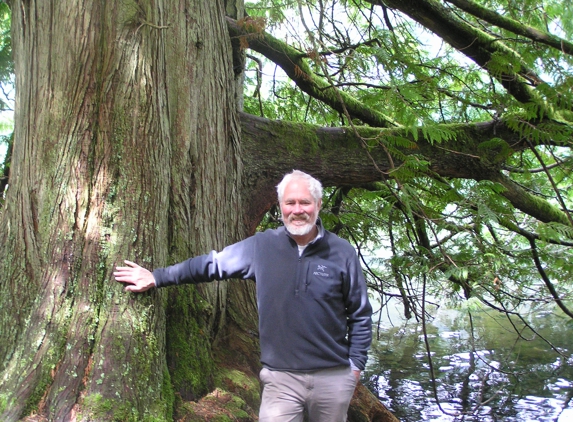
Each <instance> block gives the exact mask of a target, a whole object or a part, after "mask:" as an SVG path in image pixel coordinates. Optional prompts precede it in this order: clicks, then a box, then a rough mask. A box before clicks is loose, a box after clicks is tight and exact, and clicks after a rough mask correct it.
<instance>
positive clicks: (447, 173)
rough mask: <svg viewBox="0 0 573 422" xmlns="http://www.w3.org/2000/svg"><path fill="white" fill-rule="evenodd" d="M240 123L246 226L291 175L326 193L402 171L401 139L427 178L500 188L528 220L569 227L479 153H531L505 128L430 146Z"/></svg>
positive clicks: (417, 140)
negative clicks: (500, 146) (313, 179)
mask: <svg viewBox="0 0 573 422" xmlns="http://www.w3.org/2000/svg"><path fill="white" fill-rule="evenodd" d="M241 123H242V125H241V126H242V140H243V145H242V147H243V150H244V151H245V152H246V154H245V155H244V156H245V157H246V158H245V168H246V169H247V174H248V176H247V177H246V186H245V188H246V190H247V192H248V195H249V197H251V198H252V200H251V202H250V204H249V207H250V211H249V213H248V215H249V216H250V217H251V218H252V222H247V224H257V223H258V221H260V218H261V217H262V215H263V214H264V213H265V212H266V211H267V210H268V209H269V208H270V206H271V205H272V204H273V203H274V202H275V196H276V195H275V193H274V186H275V185H276V184H277V183H278V182H279V181H280V179H281V177H282V176H283V175H284V173H286V172H288V171H290V170H292V169H294V168H300V169H302V170H305V171H308V172H310V173H312V174H314V175H315V176H317V177H318V178H319V179H321V180H322V181H323V183H324V184H325V186H361V185H365V184H368V183H372V182H376V181H380V180H383V179H384V178H386V177H388V172H390V171H391V170H392V169H394V168H395V167H399V166H400V165H401V164H402V161H401V160H400V159H399V158H398V157H395V156H392V157H390V156H389V155H388V153H387V148H386V146H387V145H391V143H392V140H393V139H396V138H400V139H407V140H409V141H411V147H410V148H402V149H401V150H400V153H401V154H403V156H408V155H410V156H412V155H417V156H419V157H420V158H423V159H424V160H426V161H428V162H429V163H430V164H429V167H428V169H427V171H426V173H427V174H428V175H429V176H430V177H433V176H441V177H450V178H463V179H472V180H476V181H481V180H490V181H493V182H497V183H499V184H500V185H502V186H503V187H504V188H505V190H504V191H503V192H502V193H501V194H502V195H503V196H504V197H505V198H506V199H508V200H509V201H510V202H511V203H512V204H513V206H514V207H516V208H517V209H519V210H521V211H522V212H524V213H525V214H528V215H530V216H533V217H534V218H536V219H538V220H540V221H543V222H559V223H561V224H565V225H569V222H568V219H567V216H566V215H565V214H564V213H563V212H562V211H561V210H559V209H558V208H556V207H554V206H553V205H551V204H549V203H548V202H547V201H545V200H543V199H542V198H539V197H536V196H534V195H532V194H530V193H528V192H526V191H525V190H524V189H523V188H521V187H520V186H519V185H518V184H517V183H515V182H513V181H512V180H511V179H510V178H509V177H507V176H505V175H503V173H502V171H501V170H502V166H503V163H504V160H500V161H496V160H495V159H494V158H495V155H496V154H497V152H496V151H495V150H493V149H492V148H491V147H489V148H480V144H482V143H483V142H485V141H488V140H490V139H492V138H495V137H497V138H502V139H504V140H505V141H506V142H507V145H511V151H513V152H517V151H522V150H525V149H527V148H528V145H527V143H525V142H522V140H521V139H520V137H519V136H518V135H517V134H515V133H514V132H512V131H511V130H509V129H508V128H507V127H506V126H505V125H504V124H503V123H502V122H494V121H492V122H485V123H478V124H459V125H447V130H449V131H452V132H454V133H455V137H453V138H452V139H451V140H449V141H442V142H440V143H436V142H434V143H432V142H429V141H428V140H427V139H426V138H425V136H424V134H423V133H422V130H421V129H420V132H419V133H415V134H413V133H411V132H409V131H407V130H405V129H398V128H394V129H378V128H370V127H355V128H354V129H349V128H328V127H319V126H315V125H310V124H302V123H290V122H286V121H273V120H268V119H264V118H260V117H256V116H252V115H248V114H242V115H241ZM444 127H446V125H444ZM365 143H367V144H368V147H365ZM508 148H509V147H508ZM390 158H392V161H393V163H392V162H391V161H390Z"/></svg>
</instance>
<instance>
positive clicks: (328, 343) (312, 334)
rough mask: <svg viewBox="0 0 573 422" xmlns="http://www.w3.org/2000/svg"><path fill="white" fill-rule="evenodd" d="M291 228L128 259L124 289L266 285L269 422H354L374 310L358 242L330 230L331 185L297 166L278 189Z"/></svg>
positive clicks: (264, 415)
mask: <svg viewBox="0 0 573 422" xmlns="http://www.w3.org/2000/svg"><path fill="white" fill-rule="evenodd" d="M277 193H278V199H279V204H280V208H281V213H282V219H283V222H284V227H281V228H278V229H276V230H266V231H265V232H262V233H257V234H255V235H254V236H252V237H249V238H248V239H245V240H243V241H241V242H238V243H235V244H233V245H230V246H227V247H226V248H225V249H223V250H222V251H221V252H215V251H213V252H211V253H210V254H207V255H203V256H198V257H195V258H191V259H188V260H187V261H184V262H182V263H179V264H175V265H173V266H170V267H167V268H159V269H156V270H154V271H153V273H151V272H149V271H148V270H146V269H144V268H142V267H140V266H138V265H137V264H135V263H133V262H130V261H125V262H126V264H127V265H128V266H127V267H117V269H116V272H114V276H115V278H116V280H117V281H120V282H123V283H126V284H127V286H126V288H125V290H127V291H132V292H142V291H145V290H147V289H150V288H152V287H164V286H169V285H177V284H183V283H201V282H206V281H212V280H223V279H228V278H243V279H253V280H254V281H255V282H256V285H257V302H258V307H259V339H260V345H261V363H262V365H263V369H262V370H261V373H260V378H261V381H262V383H263V395H262V403H261V408H260V411H259V421H261V422H286V421H297V422H298V421H302V420H303V412H304V410H305V409H306V410H307V412H308V414H309V419H310V421H311V422H337V421H341V422H343V421H346V414H347V411H348V406H349V404H350V399H351V398H352V394H353V392H354V388H355V387H356V383H357V381H358V379H359V377H360V370H362V369H364V365H365V364H366V357H367V351H368V349H369V347H370V342H371V339H372V327H371V324H372V323H371V316H372V308H371V306H370V303H369V301H368V294H367V289H366V282H365V280H364V276H363V274H362V270H361V267H360V262H359V260H358V257H357V255H356V252H355V250H354V248H353V247H352V246H351V245H350V244H349V243H348V242H347V241H346V240H343V239H341V238H339V237H338V236H336V235H335V234H333V233H330V232H329V231H327V230H325V229H324V228H323V227H322V224H321V222H320V219H319V218H318V212H319V210H320V207H321V205H322V186H321V184H320V182H319V181H318V180H316V179H315V178H313V177H312V176H310V175H308V174H306V173H303V172H301V171H298V170H295V171H293V172H292V173H289V174H287V175H286V176H285V177H284V178H283V180H282V181H281V183H279V185H278V186H277Z"/></svg>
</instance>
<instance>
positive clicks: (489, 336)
mask: <svg viewBox="0 0 573 422" xmlns="http://www.w3.org/2000/svg"><path fill="white" fill-rule="evenodd" d="M528 322H529V323H530V324H531V325H532V326H533V327H534V328H535V329H536V330H537V332H538V333H537V335H536V334H534V333H532V332H531V331H529V330H527V329H523V330H521V335H522V337H523V338H519V336H518V335H516V334H515V331H514V330H513V328H512V324H516V322H515V321H514V322H513V323H510V322H509V321H508V320H507V318H505V317H502V316H497V315H492V314H490V313H487V312H485V311H480V312H475V311H474V312H472V317H471V320H470V317H469V315H468V312H466V311H464V312H462V311H456V310H440V311H439V312H438V314H437V315H436V318H435V319H434V321H432V323H431V324H428V325H427V328H426V336H424V334H423V331H422V327H421V325H419V324H416V323H412V322H408V323H403V324H401V325H400V326H391V325H390V323H389V322H388V323H387V324H386V326H384V327H383V329H382V330H381V332H380V337H379V339H377V340H375V342H374V344H373V348H372V352H371V358H370V363H369V367H368V369H367V371H366V373H365V375H366V377H367V379H368V381H367V382H366V384H367V385H368V387H369V388H370V389H371V390H372V391H373V392H375V393H376V394H378V396H379V397H380V400H381V401H382V402H383V403H384V404H385V405H386V406H387V407H388V408H389V409H390V410H392V411H393V412H394V414H395V415H396V416H397V417H398V418H399V419H400V420H401V421H403V422H414V421H416V422H417V421H444V422H457V421H467V422H473V421H475V422H477V421H479V422H494V421H504V422H517V421H519V422H526V421H551V422H571V421H573V324H571V321H569V320H568V319H567V318H564V317H562V316H559V315H556V314H555V313H553V312H543V313H540V312H536V313H535V314H534V315H533V316H532V317H531V320H530V321H528ZM470 326H473V335H472V330H471V329H469V328H468V327H470ZM517 327H518V328H520V329H521V327H520V326H519V325H518V326H517ZM540 337H543V338H545V339H550V340H551V342H552V346H553V348H552V347H551V346H550V345H548V344H547V343H546V342H544V341H543V340H542V339H541V338H540ZM425 338H427V341H428V344H429V347H430V350H431V354H430V358H429V357H428V354H427V353H426V340H425ZM558 352H560V353H558ZM431 369H433V372H434V375H435V382H434V381H432V377H431ZM436 398H437V399H436Z"/></svg>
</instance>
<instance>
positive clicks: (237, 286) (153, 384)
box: [0, 0, 573, 420]
mask: <svg viewBox="0 0 573 422" xmlns="http://www.w3.org/2000/svg"><path fill="white" fill-rule="evenodd" d="M47 3H48V2H38V3H36V2H28V1H16V0H13V1H11V2H10V3H9V4H10V8H11V12H12V32H11V36H12V46H13V51H14V61H15V77H16V87H17V90H16V93H17V97H16V110H15V132H14V149H13V153H12V155H11V169H12V170H11V172H10V184H9V189H8V190H7V192H6V202H5V204H4V205H3V208H2V215H1V219H2V226H1V227H2V232H1V236H2V238H1V240H0V247H1V248H2V253H1V254H0V257H1V259H2V261H1V264H0V266H1V268H0V274H2V275H1V278H0V282H1V283H2V290H3V291H4V292H5V293H4V294H3V295H2V296H1V297H0V362H2V364H1V366H0V369H1V370H2V378H1V381H0V410H1V412H0V413H1V414H2V416H1V417H0V418H1V419H2V420H18V419H22V418H25V417H27V416H29V415H34V414H36V415H39V416H41V417H45V418H48V419H51V420H52V419H53V420H74V419H76V420H93V419H97V420H105V419H109V420H170V419H172V418H173V417H174V416H177V417H181V418H183V417H187V418H192V416H191V415H192V414H193V413H198V412H199V410H198V409H199V408H200V406H199V405H197V404H193V403H194V401H196V400H198V399H199V398H203V400H208V399H209V396H208V395H207V394H208V393H209V392H211V391H213V390H214V388H215V387H219V390H215V391H219V393H218V394H219V395H221V394H228V393H236V394H237V397H235V399H234V400H231V401H230V403H233V404H237V403H239V405H238V407H239V408H240V409H238V410H237V409H234V411H235V413H237V412H239V411H241V412H244V415H243V417H244V418H247V419H248V418H249V416H248V414H254V413H255V412H254V411H253V409H255V408H256V406H257V400H258V397H257V394H258V390H257V388H256V387H253V388H251V389H245V386H247V385H249V383H252V382H253V379H254V378H253V375H254V374H255V373H256V371H257V368H258V363H257V355H256V352H255V350H256V316H255V315H256V305H255V304H256V302H255V299H254V286H253V285H252V284H251V283H248V282H229V283H212V284H209V285H202V286H199V287H197V288H194V287H187V288H182V289H173V290H167V291H155V292H151V293H149V294H145V295H141V296H134V295H127V294H125V293H123V292H122V290H121V286H119V285H116V284H115V283H112V282H111V280H110V278H111V277H110V275H111V271H112V269H113V267H114V265H115V264H117V263H118V262H120V261H121V260H122V259H124V258H130V259H132V260H136V261H139V262H140V263H143V264H144V265H146V266H149V267H156V266H162V265H167V264H169V263H172V262H176V261H180V260H182V259H185V258H186V257H188V256H190V255H194V254H197V253H203V252H206V251H208V250H210V249H217V248H221V247H222V246H223V245H225V244H227V243H229V242H232V241H235V240H238V239H240V238H243V237H245V236H247V235H248V234H250V233H252V232H253V231H254V230H255V229H256V228H257V226H258V225H259V224H261V221H262V219H263V217H264V216H265V214H266V213H267V211H269V210H271V213H269V214H266V216H267V217H266V219H265V220H264V221H263V223H265V224H274V223H275V220H276V212H275V213H273V212H272V207H273V205H274V202H275V194H274V185H276V183H277V182H278V180H280V177H281V176H282V175H283V174H284V173H285V172H287V171H289V170H291V169H292V168H301V169H303V170H306V171H309V172H311V173H313V174H314V175H316V176H317V177H318V178H320V179H321V180H322V181H323V182H324V184H325V185H326V186H328V187H330V189H329V191H328V196H327V197H326V198H325V203H326V205H327V206H326V208H325V212H324V213H323V219H324V221H325V223H326V224H327V226H328V227H329V228H331V229H332V230H335V231H337V232H339V233H340V234H341V235H344V236H347V237H348V238H349V239H351V240H352V241H353V242H355V244H356V246H357V248H358V250H359V251H360V252H361V253H362V254H363V257H364V264H365V267H366V268H367V269H368V272H369V276H370V277H369V281H370V282H371V286H372V288H373V291H377V292H379V297H380V302H381V303H385V302H386V301H387V300H388V298H390V297H399V298H400V299H401V300H402V301H403V304H404V313H405V315H406V316H407V317H414V318H417V319H420V320H425V319H426V318H428V316H429V312H430V310H431V305H430V304H428V303H427V302H426V301H425V298H426V297H428V295H429V294H430V293H432V292H441V293H442V294H443V293H444V292H445V293H446V294H448V296H449V297H450V298H451V299H452V300H458V299H460V300H465V299H471V300H473V301H477V302H479V303H482V304H485V305H486V306H490V307H492V308H494V309H496V310H499V311H502V312H505V313H506V314H507V315H508V316H511V315H514V316H515V317H517V318H521V321H522V324H527V322H526V320H525V319H524V318H522V315H521V313H520V311H521V309H522V308H520V307H519V305H523V304H529V305H531V306H538V305H541V304H545V303H550V304H556V305H557V306H559V308H560V309H561V312H562V313H563V314H564V315H568V316H572V312H571V296H570V286H568V285H567V283H556V280H568V279H570V276H571V270H572V266H571V260H570V253H568V248H569V247H571V245H572V244H573V243H572V238H573V230H572V227H571V226H572V224H571V215H570V202H571V196H570V193H569V191H568V187H569V185H570V173H571V171H570V170H571V158H570V149H569V147H570V144H571V129H572V127H571V121H572V120H573V114H572V113H571V104H572V103H573V102H572V98H571V89H570V88H571V81H572V78H571V71H570V67H571V52H572V51H573V49H572V48H571V45H572V44H571V29H572V28H571V22H573V20H571V19H570V17H571V15H572V10H571V6H570V5H569V4H568V3H566V2H564V1H563V2H558V1H556V2H549V1H548V2H543V3H541V4H540V3H539V2H520V4H514V2H510V1H500V2H493V1H491V2H490V1H479V2H478V1H476V2H466V1H459V0H456V1H451V2H437V1H430V0H420V1H415V2H414V1H396V2H394V1H384V2H381V1H380V2H378V1H359V0H356V1H344V2H337V1H332V2H328V1H324V0H316V1H297V2H282V1H259V2H252V3H248V4H247V5H246V14H245V9H244V8H243V4H242V2H241V1H240V0H237V1H230V0H229V1H226V2H223V1H221V0H219V1H213V0H194V1H182V2H180V3H176V2H170V1H161V0H156V1H147V0H145V1H144V0H140V1H125V2H103V3H102V2H92V1H82V2H78V1H72V2H67V3H66V4H63V3H61V2H57V3H56V2H54V4H47ZM291 6H292V7H293V8H292V9H290V7H291ZM225 15H227V19H226V20H225ZM290 28H292V29H293V32H292V33H291V34H290V35H288V36H287V35H286V33H285V31H286V30H288V29H290ZM273 31H275V32H274V35H273ZM284 40H288V43H286V42H285V41H284ZM265 60H266V61H267V62H266V63H269V62H272V63H275V64H276V65H277V66H278V67H280V68H281V69H282V71H284V73H285V74H286V75H287V76H288V80H280V79H275V80H273V81H270V82H267V81H266V79H257V78H261V76H262V72H266V71H267V69H269V67H268V65H267V66H265V67H259V64H261V65H262V64H263V63H265ZM244 66H245V67H246V69H247V71H246V72H245V73H243V71H242V70H243V67H244ZM251 69H252V70H253V71H251ZM243 78H245V89H246V91H245V92H246V93H247V95H246V97H245V98H244V103H243V98H242V93H241V92H240V87H242V86H243ZM259 82H267V84H266V85H265V87H268V89H266V90H265V89H262V87H261V84H260V83H259ZM265 92H267V93H269V94H270V95H269V96H267V97H265V96H264V93H265ZM243 104H244V111H245V113H242V112H241V108H242V107H243ZM257 115H258V116H257ZM380 248H384V249H385V250H388V251H389V252H390V256H389V257H384V260H383V261H381V262H378V263H377V262H376V260H374V259H372V256H368V255H369V254H370V255H372V254H374V253H375V252H376V251H377V250H379V249H380ZM375 264H379V265H375ZM550 264H552V265H550ZM540 284H541V285H542V286H543V290H540V289H539V285H540ZM516 328H518V329H519V328H520V327H516ZM548 341H550V339H548ZM236 369H240V370H241V373H242V374H245V375H246V376H243V375H241V376H239V375H238V373H237V372H236ZM249 376H251V378H249ZM252 385H256V384H252ZM245 390H246V391H245ZM362 392H363V391H362ZM239 396H240V397H239ZM239 399H240V400H239ZM241 400H242V401H241ZM368 406H369V407H368V408H367V409H366V410H364V409H363V410H362V414H366V415H368V414H369V417H370V419H375V418H376V417H377V416H374V414H375V412H382V411H383V410H382V409H380V408H378V407H373V406H372V405H368ZM358 409H359V408H358V407H357V406H355V407H353V408H352V410H351V413H352V414H353V415H354V414H355V412H358V411H359V410H358ZM222 411H227V412H229V411H231V410H229V409H227V410H222ZM185 415H187V416H185ZM356 417H357V418H358V416H356ZM379 417H381V416H379ZM387 417H388V418H390V416H387Z"/></svg>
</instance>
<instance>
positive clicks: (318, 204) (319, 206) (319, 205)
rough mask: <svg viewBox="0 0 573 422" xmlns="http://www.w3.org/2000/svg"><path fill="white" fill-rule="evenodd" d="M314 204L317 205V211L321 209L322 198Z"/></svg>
mask: <svg viewBox="0 0 573 422" xmlns="http://www.w3.org/2000/svg"><path fill="white" fill-rule="evenodd" d="M316 206H317V207H318V211H320V210H321V209H322V198H320V199H319V200H318V202H317V203H316Z"/></svg>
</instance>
